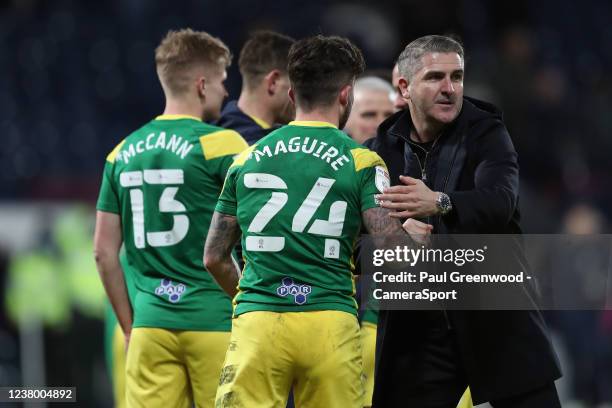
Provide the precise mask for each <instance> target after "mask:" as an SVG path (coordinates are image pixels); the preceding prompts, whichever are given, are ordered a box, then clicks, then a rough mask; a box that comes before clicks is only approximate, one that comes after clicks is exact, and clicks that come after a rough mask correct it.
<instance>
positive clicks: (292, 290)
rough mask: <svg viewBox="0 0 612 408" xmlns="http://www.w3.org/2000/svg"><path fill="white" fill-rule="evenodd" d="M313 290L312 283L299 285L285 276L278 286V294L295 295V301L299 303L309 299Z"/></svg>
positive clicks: (283, 295)
mask: <svg viewBox="0 0 612 408" xmlns="http://www.w3.org/2000/svg"><path fill="white" fill-rule="evenodd" d="M310 292H312V288H311V287H310V285H299V284H296V283H294V282H293V279H291V278H289V277H285V278H283V280H282V281H281V285H280V286H279V287H278V288H276V294H277V295H278V296H281V297H287V296H289V295H290V296H293V301H294V302H295V303H297V304H298V305H303V304H304V303H306V301H307V300H308V295H310Z"/></svg>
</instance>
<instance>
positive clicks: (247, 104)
mask: <svg viewBox="0 0 612 408" xmlns="http://www.w3.org/2000/svg"><path fill="white" fill-rule="evenodd" d="M238 108H239V109H240V110H241V111H243V112H244V113H246V114H247V115H249V116H250V117H255V118H257V119H259V120H263V121H264V122H266V123H267V124H268V125H272V124H274V115H273V114H272V112H271V111H270V108H269V107H268V104H267V103H266V101H265V100H264V98H263V97H261V96H259V95H256V94H255V93H254V92H249V91H245V90H243V91H242V92H241V93H240V98H238Z"/></svg>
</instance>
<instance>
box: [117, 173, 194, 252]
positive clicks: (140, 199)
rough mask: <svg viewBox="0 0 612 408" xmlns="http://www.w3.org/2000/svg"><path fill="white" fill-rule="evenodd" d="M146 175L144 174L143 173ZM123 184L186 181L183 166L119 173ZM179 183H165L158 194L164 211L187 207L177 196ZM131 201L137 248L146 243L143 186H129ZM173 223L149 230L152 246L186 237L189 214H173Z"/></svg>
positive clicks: (176, 241)
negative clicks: (161, 228)
mask: <svg viewBox="0 0 612 408" xmlns="http://www.w3.org/2000/svg"><path fill="white" fill-rule="evenodd" d="M143 175H144V177H143ZM119 182H120V184H121V186H122V187H126V188H129V187H140V186H142V185H143V184H144V183H146V184H183V183H184V178H183V170H181V169H167V170H144V172H142V171H126V172H123V173H121V174H120V175H119ZM178 189H179V188H178V187H166V188H165V189H164V191H163V192H162V195H161V197H160V198H159V211H160V212H163V213H177V212H185V211H186V210H187V209H186V208H185V206H184V205H183V203H181V202H180V201H178V200H176V199H175V198H174V196H175V195H176V193H177V191H178ZM130 203H131V206H132V222H133V226H134V245H135V246H136V248H144V247H145V223H144V195H143V193H142V189H140V188H131V189H130ZM173 218H174V225H173V227H172V229H171V230H168V231H156V232H147V233H146V242H147V243H148V244H149V245H151V246H152V247H164V246H171V245H175V244H178V243H179V242H180V241H182V240H183V238H185V236H186V235H187V231H188V230H189V218H188V217H187V215H185V214H174V215H173Z"/></svg>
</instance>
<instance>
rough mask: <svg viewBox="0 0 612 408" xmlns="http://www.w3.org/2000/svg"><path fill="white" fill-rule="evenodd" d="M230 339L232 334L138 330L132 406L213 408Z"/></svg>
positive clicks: (130, 372)
mask: <svg viewBox="0 0 612 408" xmlns="http://www.w3.org/2000/svg"><path fill="white" fill-rule="evenodd" d="M229 337H230V334H229V332H206V331H182V330H166V329H158V328H136V329H133V330H132V335H131V337H130V345H129V347H128V353H127V362H126V368H127V377H126V399H127V406H128V407H130V408H132V407H143V408H145V407H146V408H156V407H160V408H168V407H173V408H181V407H185V408H189V407H191V406H192V404H194V403H195V405H196V406H197V407H203V408H208V407H213V406H214V401H215V392H216V390H217V384H218V383H219V374H220V372H221V367H222V365H223V359H224V357H225V352H226V350H227V345H228V342H229Z"/></svg>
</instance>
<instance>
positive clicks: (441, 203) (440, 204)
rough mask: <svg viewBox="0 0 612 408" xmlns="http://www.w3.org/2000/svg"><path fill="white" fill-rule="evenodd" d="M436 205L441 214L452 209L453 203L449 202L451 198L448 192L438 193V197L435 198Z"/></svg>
mask: <svg viewBox="0 0 612 408" xmlns="http://www.w3.org/2000/svg"><path fill="white" fill-rule="evenodd" d="M436 207H437V208H438V210H439V211H440V214H442V215H446V214H448V213H449V212H451V211H452V209H453V203H451V199H450V197H449V196H448V194H446V193H438V198H437V199H436Z"/></svg>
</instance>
